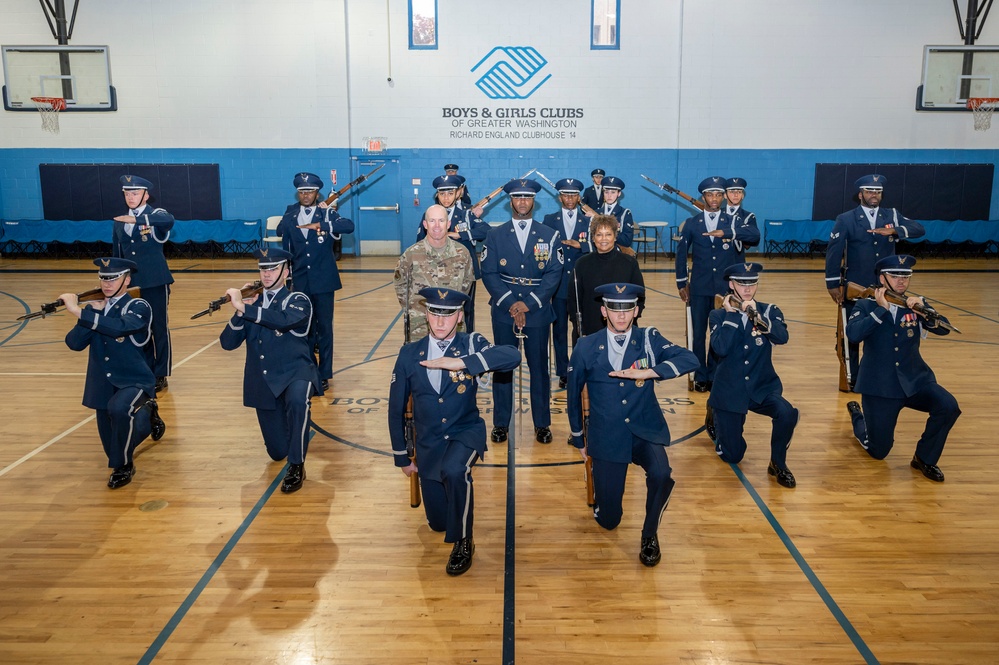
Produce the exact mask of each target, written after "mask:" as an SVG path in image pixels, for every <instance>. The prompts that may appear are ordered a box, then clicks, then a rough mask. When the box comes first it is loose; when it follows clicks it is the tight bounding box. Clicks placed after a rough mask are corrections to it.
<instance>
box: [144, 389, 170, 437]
mask: <svg viewBox="0 0 999 665" xmlns="http://www.w3.org/2000/svg"><path fill="white" fill-rule="evenodd" d="M146 405H147V406H148V407H149V426H150V430H149V434H150V435H151V436H152V437H153V441H159V440H160V439H162V438H163V435H164V434H166V423H165V422H163V419H162V418H160V407H159V405H158V404H157V403H156V400H154V399H151V400H149V401H148V402H146Z"/></svg>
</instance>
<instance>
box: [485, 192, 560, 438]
mask: <svg viewBox="0 0 999 665" xmlns="http://www.w3.org/2000/svg"><path fill="white" fill-rule="evenodd" d="M503 191H504V192H506V193H507V195H509V196H510V206H511V207H512V208H513V219H512V220H511V221H509V222H506V223H505V224H503V225H501V226H498V227H496V228H494V229H492V230H491V231H490V232H489V236H488V237H487V238H486V247H485V251H484V252H483V255H482V283H483V284H484V285H485V287H486V290H487V291H489V304H490V305H491V306H492V322H493V338H494V339H495V340H496V343H497V344H509V345H512V346H519V344H518V341H519V340H518V336H517V331H519V332H520V333H522V334H526V335H527V337H526V338H525V339H524V355H525V356H526V358H527V366H528V368H530V371H531V416H532V418H533V420H534V438H535V439H536V440H537V441H538V442H539V443H551V440H552V431H551V422H552V417H551V404H550V400H551V379H550V376H549V373H548V337H549V333H550V331H551V323H552V321H553V320H554V319H555V315H554V313H553V310H552V296H553V295H555V291H556V290H557V289H558V285H559V282H560V281H561V279H562V262H563V258H562V243H561V242H560V237H561V234H560V233H559V232H558V231H556V230H554V229H552V228H551V227H549V226H545V225H544V224H538V223H537V222H535V221H534V220H533V218H532V215H531V212H532V210H533V209H534V197H535V195H537V193H538V192H539V191H541V185H539V184H538V182H537V181H536V180H530V179H518V180H511V181H510V182H508V183H507V184H506V185H505V186H504V187H503ZM515 329H516V331H515ZM493 401H494V410H493V431H492V435H491V438H492V441H493V443H502V442H503V441H506V440H507V432H508V430H509V428H510V420H511V418H512V416H513V372H512V371H501V372H496V373H495V374H494V375H493Z"/></svg>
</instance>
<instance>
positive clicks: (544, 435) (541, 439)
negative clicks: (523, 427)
mask: <svg viewBox="0 0 999 665" xmlns="http://www.w3.org/2000/svg"><path fill="white" fill-rule="evenodd" d="M534 439H535V441H537V442H538V443H551V442H552V431H551V428H548V427H535V428H534Z"/></svg>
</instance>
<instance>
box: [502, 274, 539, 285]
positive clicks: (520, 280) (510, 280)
mask: <svg viewBox="0 0 999 665" xmlns="http://www.w3.org/2000/svg"><path fill="white" fill-rule="evenodd" d="M500 279H501V280H503V281H504V282H506V283H507V284H516V285H518V286H541V280H540V279H532V278H530V277H511V276H510V275H503V274H501V275H500Z"/></svg>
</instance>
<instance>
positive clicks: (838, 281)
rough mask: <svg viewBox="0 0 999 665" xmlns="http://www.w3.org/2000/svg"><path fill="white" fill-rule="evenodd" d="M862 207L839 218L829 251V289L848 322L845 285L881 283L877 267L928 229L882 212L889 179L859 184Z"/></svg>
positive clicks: (855, 352)
mask: <svg viewBox="0 0 999 665" xmlns="http://www.w3.org/2000/svg"><path fill="white" fill-rule="evenodd" d="M854 184H855V185H856V186H857V192H858V194H857V195H858V197H859V198H860V205H859V206H857V207H856V208H854V209H853V210H850V211H848V212H844V213H843V214H842V215H840V216H839V217H837V218H836V222H835V223H834V224H833V228H832V232H831V233H830V235H829V247H828V248H827V249H826V289H827V290H828V291H829V295H830V297H832V299H833V302H835V303H836V304H837V305H840V304H842V305H843V306H844V307H845V308H846V316H847V319H849V318H850V316H851V315H852V314H853V308H854V306H855V303H854V301H852V300H845V295H846V284H847V282H853V283H855V284H859V285H860V286H873V285H875V284H877V283H878V275H877V273H876V271H875V270H874V266H875V264H877V262H878V261H880V260H881V259H883V258H887V257H889V256H893V255H894V254H895V243H897V242H898V241H899V240H907V239H909V238H919V237H921V236H924V235H926V229H924V228H923V225H922V224H920V223H919V222H916V221H913V220H911V219H907V218H906V217H904V216H903V215H902V214H900V213H899V211H898V210H897V209H895V208H882V207H881V198H882V195H883V194H884V188H885V186H886V185H887V184H888V179H887V178H886V177H884V176H883V175H879V174H876V173H875V174H872V175H865V176H863V177H862V178H858V179H857V181H856V183H854ZM849 351H850V376H851V377H852V378H853V381H854V383H856V381H857V370H858V368H859V364H860V345H859V344H854V343H850V348H849Z"/></svg>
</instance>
